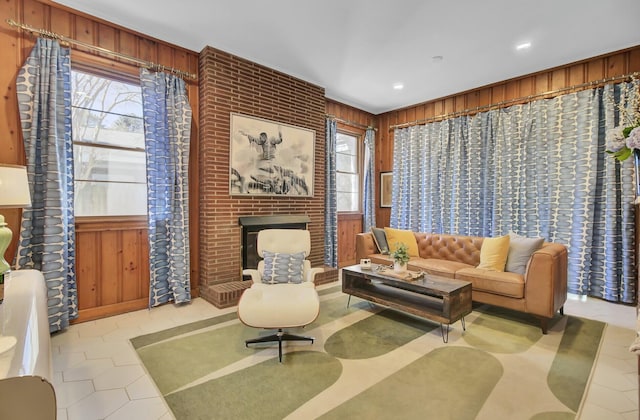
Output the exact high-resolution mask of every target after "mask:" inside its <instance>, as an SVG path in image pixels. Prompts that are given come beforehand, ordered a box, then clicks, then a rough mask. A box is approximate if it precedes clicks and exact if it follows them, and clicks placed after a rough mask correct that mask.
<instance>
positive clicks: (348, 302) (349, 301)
mask: <svg viewBox="0 0 640 420" xmlns="http://www.w3.org/2000/svg"><path fill="white" fill-rule="evenodd" d="M350 303H351V295H349V300H347V308H348V307H349V304H350Z"/></svg>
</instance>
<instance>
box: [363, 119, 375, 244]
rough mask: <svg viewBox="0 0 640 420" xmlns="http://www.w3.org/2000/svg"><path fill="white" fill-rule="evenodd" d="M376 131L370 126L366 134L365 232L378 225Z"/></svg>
mask: <svg viewBox="0 0 640 420" xmlns="http://www.w3.org/2000/svg"><path fill="white" fill-rule="evenodd" d="M375 152H376V132H375V130H374V129H373V128H368V129H367V132H366V133H365V135H364V182H363V185H364V187H363V194H362V198H363V203H362V211H363V219H364V220H363V222H364V225H363V227H364V229H363V230H364V232H369V231H370V230H371V227H372V226H373V227H375V225H376V182H375V174H376V168H375V164H376V160H375Z"/></svg>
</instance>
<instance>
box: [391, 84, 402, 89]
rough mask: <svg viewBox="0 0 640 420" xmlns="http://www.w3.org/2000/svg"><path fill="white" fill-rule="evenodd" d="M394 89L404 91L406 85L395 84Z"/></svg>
mask: <svg viewBox="0 0 640 420" xmlns="http://www.w3.org/2000/svg"><path fill="white" fill-rule="evenodd" d="M393 88H394V89H395V90H402V89H404V85H403V84H402V83H394V84H393Z"/></svg>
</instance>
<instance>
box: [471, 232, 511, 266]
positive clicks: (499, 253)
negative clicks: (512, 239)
mask: <svg viewBox="0 0 640 420" xmlns="http://www.w3.org/2000/svg"><path fill="white" fill-rule="evenodd" d="M508 255H509V235H504V236H499V237H497V238H485V239H484V240H483V241H482V247H481V248H480V264H479V265H478V268H481V269H483V270H489V271H504V266H505V264H506V263H507V256H508Z"/></svg>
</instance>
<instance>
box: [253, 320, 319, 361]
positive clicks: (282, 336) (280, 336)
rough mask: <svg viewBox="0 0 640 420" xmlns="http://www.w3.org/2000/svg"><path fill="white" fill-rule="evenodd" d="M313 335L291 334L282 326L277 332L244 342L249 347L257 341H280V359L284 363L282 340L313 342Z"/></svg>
mask: <svg viewBox="0 0 640 420" xmlns="http://www.w3.org/2000/svg"><path fill="white" fill-rule="evenodd" d="M313 340H315V339H314V338H313V337H306V336H303V335H295V334H289V333H286V332H284V331H282V328H278V332H277V333H275V334H271V335H267V336H265V337H258V338H252V339H251V340H247V341H245V342H244V345H245V347H249V344H257V343H272V342H275V341H277V342H278V360H279V361H280V363H282V342H283V341H311V344H313Z"/></svg>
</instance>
